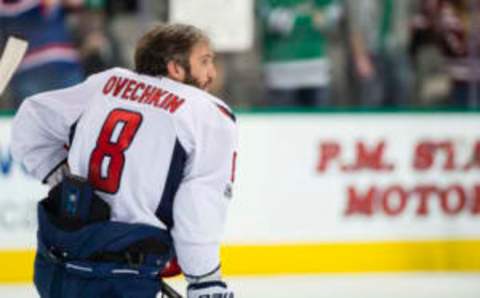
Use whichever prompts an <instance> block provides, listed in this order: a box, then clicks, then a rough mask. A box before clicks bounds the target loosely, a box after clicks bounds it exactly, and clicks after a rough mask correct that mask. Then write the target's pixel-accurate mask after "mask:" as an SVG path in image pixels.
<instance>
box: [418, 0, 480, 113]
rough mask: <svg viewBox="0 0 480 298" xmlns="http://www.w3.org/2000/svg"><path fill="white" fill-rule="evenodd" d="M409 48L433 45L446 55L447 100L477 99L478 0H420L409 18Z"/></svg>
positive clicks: (475, 101) (466, 101) (470, 102)
mask: <svg viewBox="0 0 480 298" xmlns="http://www.w3.org/2000/svg"><path fill="white" fill-rule="evenodd" d="M413 30H414V31H413V32H414V33H413V34H414V39H413V44H412V52H413V53H414V54H416V52H417V51H418V49H419V48H420V47H422V46H424V45H425V44H435V45H437V46H438V47H439V48H440V49H441V51H442V53H443V55H444V57H445V58H446V59H447V72H448V75H449V77H450V104H451V105H454V106H458V107H467V106H469V105H470V106H472V107H475V106H477V105H478V104H479V103H480V68H479V67H480V59H479V58H480V56H479V54H480V53H479V50H480V1H479V0H422V1H421V5H420V8H419V12H418V14H417V15H416V16H415V18H414V20H413Z"/></svg>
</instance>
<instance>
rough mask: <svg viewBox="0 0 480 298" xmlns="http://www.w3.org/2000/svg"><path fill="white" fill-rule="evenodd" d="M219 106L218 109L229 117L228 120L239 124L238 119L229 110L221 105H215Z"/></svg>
mask: <svg viewBox="0 0 480 298" xmlns="http://www.w3.org/2000/svg"><path fill="white" fill-rule="evenodd" d="M215 105H216V106H217V108H218V109H219V110H220V112H221V113H222V114H224V115H225V116H227V117H228V118H230V120H232V121H233V122H237V118H236V117H235V115H234V114H233V113H232V112H231V111H230V110H229V109H227V108H226V107H224V106H222V105H220V104H218V103H217V104H215Z"/></svg>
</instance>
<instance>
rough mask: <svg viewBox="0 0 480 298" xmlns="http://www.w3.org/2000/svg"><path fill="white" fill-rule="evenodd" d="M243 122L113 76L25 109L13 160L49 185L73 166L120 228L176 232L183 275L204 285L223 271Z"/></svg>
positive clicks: (170, 90) (196, 100) (203, 96)
mask: <svg viewBox="0 0 480 298" xmlns="http://www.w3.org/2000/svg"><path fill="white" fill-rule="evenodd" d="M47 75H48V74H47ZM234 122H235V118H234V116H233V114H232V113H231V111H230V110H229V108H228V107H227V106H226V105H225V104H224V103H223V102H222V101H220V100H219V99H217V98H215V97H213V96H211V95H209V94H207V93H206V92H203V91H201V90H199V89H197V88H194V87H191V86H188V85H185V84H181V83H178V82H175V81H173V80H170V79H168V78H163V77H162V78H154V77H150V76H144V75H139V74H136V73H134V72H131V71H129V70H126V69H121V68H114V69H111V70H107V71H105V72H102V73H99V74H96V75H93V76H91V77H89V78H88V79H87V80H86V81H85V82H83V83H81V84H79V85H76V86H74V87H71V88H67V89H61V90H56V91H51V92H45V93H41V94H38V95H35V96H33V97H31V98H28V99H26V100H25V101H24V103H23V104H22V106H21V107H20V109H19V111H18V113H17V115H16V116H15V119H14V125H13V131H12V153H13V156H14V158H15V159H16V160H17V161H19V162H21V163H22V164H23V165H24V166H25V167H26V169H27V170H28V171H29V172H30V173H31V174H33V175H34V176H35V177H37V178H39V179H43V180H44V181H45V179H46V178H47V177H48V175H49V173H52V172H53V171H54V170H55V168H57V167H58V166H59V165H61V164H62V163H64V162H65V161H67V162H68V166H69V169H70V172H71V173H72V174H74V175H78V176H82V177H88V179H89V181H90V182H92V184H93V185H94V186H95V188H96V189H97V190H98V191H97V193H98V194H99V196H100V197H102V198H103V199H104V200H105V201H106V202H107V203H109V205H110V206H111V210H112V220H114V221H121V222H127V223H145V224H150V225H154V226H157V227H160V228H169V229H171V232H172V236H173V239H174V243H175V248H176V252H177V257H178V261H179V264H180V266H181V267H182V270H183V271H184V273H186V274H188V275H193V276H199V275H203V274H206V273H207V272H212V271H213V270H215V268H217V267H218V266H219V263H220V259H219V247H220V239H221V235H222V232H223V227H224V224H225V219H226V211H227V206H228V204H229V200H230V195H231V187H232V183H233V180H234V171H235V158H236V146H237V132H236V126H235V123H234Z"/></svg>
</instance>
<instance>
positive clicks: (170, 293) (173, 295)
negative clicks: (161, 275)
mask: <svg viewBox="0 0 480 298" xmlns="http://www.w3.org/2000/svg"><path fill="white" fill-rule="evenodd" d="M161 283H162V296H161V297H163V295H165V296H166V297H168V298H183V297H182V295H180V294H179V293H178V292H177V291H175V289H174V288H172V287H171V286H169V285H168V284H167V283H166V282H165V281H163V280H162V281H161Z"/></svg>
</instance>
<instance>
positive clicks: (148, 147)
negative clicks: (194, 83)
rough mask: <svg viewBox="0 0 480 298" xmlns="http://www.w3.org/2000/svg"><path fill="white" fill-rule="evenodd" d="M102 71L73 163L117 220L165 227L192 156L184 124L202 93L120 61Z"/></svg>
mask: <svg viewBox="0 0 480 298" xmlns="http://www.w3.org/2000/svg"><path fill="white" fill-rule="evenodd" d="M98 77H99V78H98V79H97V80H99V81H100V83H99V84H98V86H99V88H97V89H98V90H97V91H95V94H94V96H93V98H92V99H91V100H90V104H89V105H88V108H87V109H86V111H85V112H84V113H83V115H82V116H81V118H80V120H79V121H78V123H77V124H76V127H75V131H74V134H73V135H74V136H73V141H72V142H71V148H70V152H69V155H68V164H69V167H70V170H71V172H72V173H73V174H76V175H79V176H83V177H88V179H89V180H90V182H91V183H92V184H93V185H94V187H95V188H96V189H97V190H98V194H99V195H100V196H101V197H102V198H103V199H104V200H106V201H107V202H108V203H109V204H110V206H111V208H112V220H114V221H122V222H136V223H145V224H151V225H155V226H159V227H162V228H165V227H166V226H168V225H170V224H171V221H172V204H173V197H174V195H175V191H176V189H177V188H178V185H179V183H180V181H181V179H182V174H183V169H184V167H185V162H186V158H187V152H186V149H185V146H183V145H182V142H183V143H185V142H188V140H187V139H188V138H187V137H185V135H186V134H188V132H185V129H184V128H180V127H179V126H181V124H179V123H180V122H185V121H187V122H188V121H189V120H188V118H189V117H190V114H191V111H190V110H191V107H190V105H192V104H193V105H198V103H192V104H189V103H188V101H189V100H196V99H195V98H187V97H186V96H185V90H184V89H185V88H187V89H186V90H188V88H190V87H187V86H185V85H183V84H179V83H177V82H174V81H172V80H169V79H167V78H153V77H148V76H143V75H138V74H136V73H133V72H131V71H127V70H124V69H119V68H116V69H113V70H109V71H107V72H105V73H102V74H101V75H100V76H98ZM187 93H188V92H187ZM197 100H198V99H197ZM182 137H183V140H180V138H182Z"/></svg>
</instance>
